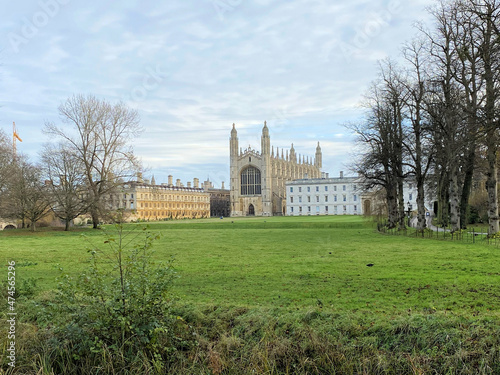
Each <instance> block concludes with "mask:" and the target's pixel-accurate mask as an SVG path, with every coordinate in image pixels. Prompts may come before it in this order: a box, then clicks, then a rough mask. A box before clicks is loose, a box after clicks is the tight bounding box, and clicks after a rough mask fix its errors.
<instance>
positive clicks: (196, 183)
mask: <svg viewBox="0 0 500 375" xmlns="http://www.w3.org/2000/svg"><path fill="white" fill-rule="evenodd" d="M193 185H194V188H195V189H199V188H200V179H198V178H195V179H194V180H193Z"/></svg>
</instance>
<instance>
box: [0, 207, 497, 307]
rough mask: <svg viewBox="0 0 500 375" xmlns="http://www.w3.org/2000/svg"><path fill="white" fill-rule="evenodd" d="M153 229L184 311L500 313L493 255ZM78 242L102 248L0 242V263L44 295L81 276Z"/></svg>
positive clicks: (217, 230)
mask: <svg viewBox="0 0 500 375" xmlns="http://www.w3.org/2000/svg"><path fill="white" fill-rule="evenodd" d="M137 225H139V224H137ZM137 225H134V224H130V225H128V228H131V229H132V228H134V227H136V226H137ZM150 228H151V230H152V231H156V232H160V233H161V234H162V237H161V239H160V240H159V241H157V242H156V244H155V246H154V249H155V251H156V257H157V258H158V259H169V258H170V256H172V255H173V256H174V257H175V268H176V270H177V272H178V275H179V278H178V280H177V281H176V287H175V290H176V292H177V295H178V296H179V299H180V301H182V303H186V304H192V305H219V306H221V305H224V306H245V307H249V308H253V307H264V308H275V307H276V308H282V309H284V310H290V311H293V310H296V309H308V308H322V309H323V310H324V311H326V310H328V311H332V312H360V313H362V312H364V311H366V312H367V313H380V314H383V315H390V316H391V315H394V316H396V315H400V314H402V313H405V312H407V311H413V312H434V311H439V312H443V313H446V314H457V315H464V316H477V315H481V316H495V317H498V315H499V311H500V283H499V282H498V280H499V276H500V264H499V262H498V257H499V255H500V250H499V249H498V248H496V247H494V246H482V245H479V244H463V243H458V242H450V241H438V240H431V239H421V238H417V239H415V238H407V237H403V236H401V237H400V236H389V235H381V234H378V233H376V231H375V230H374V227H373V225H372V224H371V223H369V222H366V221H365V220H364V219H363V218H362V217H351V216H328V217H320V216H313V217H276V218H249V219H228V218H225V219H223V220H220V219H206V220H182V221H169V222H161V223H150ZM110 229H111V227H110ZM82 235H84V236H85V237H87V239H88V240H90V241H91V242H93V243H102V241H103V239H102V238H101V236H102V233H101V231H95V230H91V229H80V230H78V231H73V232H69V233H65V232H62V231H49V230H46V231H43V232H39V233H34V234H33V233H30V232H28V231H21V230H15V231H4V232H0V259H2V260H3V264H7V261H10V260H15V261H16V263H17V267H16V272H17V285H18V286H19V285H21V284H22V282H23V280H26V279H28V278H34V279H36V280H37V284H38V286H39V288H40V289H42V290H44V289H45V290H46V289H51V288H54V286H55V285H56V281H55V278H56V276H57V275H58V273H59V272H58V268H59V267H62V268H64V269H65V270H66V271H67V272H69V273H75V274H76V273H78V272H80V271H83V270H84V269H86V268H87V267H88V261H89V255H88V253H87V251H86V248H87V247H88V240H86V239H85V238H84V237H83V236H82ZM103 246H105V245H103ZM367 264H373V266H372V267H368V266H367ZM5 272H6V270H5Z"/></svg>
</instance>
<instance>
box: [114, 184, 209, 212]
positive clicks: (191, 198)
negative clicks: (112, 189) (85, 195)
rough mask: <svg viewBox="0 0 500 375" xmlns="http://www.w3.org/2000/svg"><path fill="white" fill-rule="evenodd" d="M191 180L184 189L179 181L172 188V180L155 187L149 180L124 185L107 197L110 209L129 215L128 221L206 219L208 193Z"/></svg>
mask: <svg viewBox="0 0 500 375" xmlns="http://www.w3.org/2000/svg"><path fill="white" fill-rule="evenodd" d="M199 184H200V182H199V179H197V178H195V179H194V180H193V183H192V185H191V182H188V183H187V186H184V185H183V184H182V183H181V181H180V180H179V179H177V181H176V183H175V185H174V183H173V177H172V176H171V175H170V176H168V183H162V184H159V185H157V184H156V182H155V179H154V176H153V178H152V179H151V182H150V181H149V180H143V179H142V176H141V175H139V176H138V178H137V181H133V182H129V183H126V184H124V185H123V186H122V188H121V191H120V192H119V193H117V194H111V196H110V197H109V198H108V199H109V200H110V202H108V203H109V204H110V206H111V207H113V208H114V209H123V210H125V211H127V212H129V213H130V217H129V220H151V221H154V220H162V219H183V218H189V219H197V218H206V217H210V193H209V192H207V191H205V190H204V189H203V188H201V187H200V186H199Z"/></svg>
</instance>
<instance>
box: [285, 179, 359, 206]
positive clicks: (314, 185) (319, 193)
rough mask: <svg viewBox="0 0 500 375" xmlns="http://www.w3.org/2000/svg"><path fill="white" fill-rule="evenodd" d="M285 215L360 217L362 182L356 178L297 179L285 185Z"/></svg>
mask: <svg viewBox="0 0 500 375" xmlns="http://www.w3.org/2000/svg"><path fill="white" fill-rule="evenodd" d="M286 189H287V215H289V216H303V215H361V214H362V211H363V209H362V204H361V199H362V198H361V194H362V181H361V180H360V179H359V178H357V177H345V176H344V173H343V172H340V176H339V177H336V178H327V177H326V175H325V177H323V178H313V179H300V180H294V181H290V182H287V184H286Z"/></svg>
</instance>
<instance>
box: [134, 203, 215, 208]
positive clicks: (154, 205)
mask: <svg viewBox="0 0 500 375" xmlns="http://www.w3.org/2000/svg"><path fill="white" fill-rule="evenodd" d="M181 206H182V207H185V208H204V207H208V203H206V204H195V203H148V202H146V203H142V202H141V203H139V207H141V208H176V207H177V208H178V207H181Z"/></svg>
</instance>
